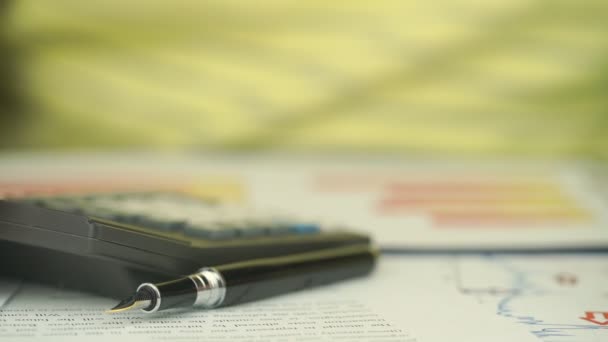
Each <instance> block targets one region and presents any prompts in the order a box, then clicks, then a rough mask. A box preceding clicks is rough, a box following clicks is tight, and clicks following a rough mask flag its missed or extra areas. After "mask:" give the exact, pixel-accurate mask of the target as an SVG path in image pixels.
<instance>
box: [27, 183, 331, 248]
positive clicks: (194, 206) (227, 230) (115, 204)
mask: <svg viewBox="0 0 608 342" xmlns="http://www.w3.org/2000/svg"><path fill="white" fill-rule="evenodd" d="M26 201H27V202H30V203H32V204H35V205H38V206H42V207H45V208H50V209H55V210H61V211H66V212H71V213H75V214H83V215H87V216H92V217H97V218H101V219H106V220H111V221H116V222H120V223H124V224H130V225H135V226H139V227H144V228H148V229H150V230H156V231H164V232H179V233H182V234H184V235H185V236H189V237H193V238H199V239H207V240H229V239H243V238H256V237H262V236H276V235H289V234H291V235H302V234H317V233H320V227H319V225H318V224H316V223H314V222H303V221H298V220H293V219H286V218H281V217H273V216H263V215H259V214H257V213H255V212H252V211H251V210H247V209H246V208H245V207H243V206H238V205H232V204H221V203H217V202H213V201H205V200H203V199H200V198H196V197H191V196H188V195H185V194H181V193H165V192H142V193H118V194H97V195H86V196H61V197H43V198H32V199H27V200H26Z"/></svg>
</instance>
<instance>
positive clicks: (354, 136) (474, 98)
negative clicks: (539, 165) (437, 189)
mask: <svg viewBox="0 0 608 342" xmlns="http://www.w3.org/2000/svg"><path fill="white" fill-rule="evenodd" d="M0 6H1V7H0V12H1V13H0V23H1V24H0V25H1V27H0V30H1V32H0V58H1V61H0V78H1V84H0V113H1V114H0V124H1V129H0V147H1V148H2V149H4V150H31V149H35V150H59V149H103V150H107V149H114V148H144V149H162V150H183V149H188V150H198V149H203V150H219V151H251V150H255V151H258V150H273V151H274V150H279V151H307V152H309V151H312V152H327V151H331V152H334V151H339V152H349V153H350V152H362V153H374V152H390V153H394V152H397V153H403V154H424V155H450V156H488V155H492V156H496V155H499V156H501V155H507V156H512V155H516V156H532V157H543V158H544V157H551V158H552V157H556V158H562V157H565V158H570V157H573V158H592V159H607V158H608V96H607V90H608V38H607V37H608V1H606V0H585V1H574V0H573V1H564V0H553V1H529V0H502V1H490V0H488V1H472V0H449V1H448V0H437V1H421V0H416V1H390V0H377V1H316V0H309V1H246V0H242V1H237V0H214V1H157V0H147V1H144V0H130V1H119V0H104V1H97V2H93V1H79V0H46V1H35V0H15V1H7V0H0Z"/></svg>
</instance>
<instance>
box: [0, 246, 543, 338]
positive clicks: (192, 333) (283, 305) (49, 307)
mask: <svg viewBox="0 0 608 342" xmlns="http://www.w3.org/2000/svg"><path fill="white" fill-rule="evenodd" d="M453 270H454V268H453V263H452V262H451V261H449V260H446V259H444V258H443V259H436V258H430V259H428V258H427V259H418V258H414V259H409V258H400V257H386V258H383V260H382V261H381V263H380V265H379V267H378V269H377V270H376V272H375V273H374V274H373V275H372V276H370V277H368V278H364V279H359V280H353V281H349V282H344V283H340V284H335V285H331V286H327V287H325V288H317V289H313V290H306V291H304V292H300V293H294V294H289V295H286V296H282V297H278V298H273V299H270V300H265V301H260V302H256V303H250V304H246V305H241V306H234V307H231V308H224V309H218V310H211V311H178V312H165V313H158V314H152V315H145V314H142V313H139V312H125V313H120V314H114V315H110V314H105V313H104V310H105V309H108V308H110V307H111V306H113V305H114V304H115V301H113V300H110V299H107V298H100V297H94V296H90V295H86V294H82V293H78V292H69V291H62V290H58V289H54V288H48V287H42V286H39V285H33V284H28V285H26V286H25V287H24V288H23V289H22V291H20V292H19V294H18V296H17V297H16V298H15V299H14V300H13V301H12V302H11V303H10V304H9V305H8V306H7V307H6V308H3V309H2V310H1V311H0V320H2V325H1V328H0V339H2V340H3V341H5V340H6V341H12V340H18V341H30V340H32V341H33V340H39V339H40V338H44V340H45V341H49V340H58V341H59V340H61V341H66V340H71V339H74V340H80V341H82V339H83V338H86V340H87V341H90V340H95V339H99V340H107V339H108V338H111V339H112V340H113V341H122V340H124V341H149V340H160V341H163V340H171V341H200V340H202V339H204V340H205V341H407V342H413V341H428V342H433V341H445V340H446V339H449V340H453V341H472V342H474V341H480V342H487V341H489V340H492V341H495V342H501V341H505V342H507V341H508V342H512V341H521V342H525V341H535V340H536V338H535V337H534V336H533V335H532V334H530V333H528V332H527V331H526V329H525V327H524V326H517V325H513V324H512V323H511V322H509V321H506V320H502V319H501V318H500V317H497V316H494V315H491V314H487V313H486V312H485V308H484V307H481V306H479V305H478V304H477V303H476V302H475V301H474V300H470V298H468V297H467V296H463V295H462V294H461V293H460V292H459V291H458V289H457V288H456V287H455V286H454V284H455V283H454V278H453ZM497 331H500V332H501V333H500V334H497V333H496V332H497Z"/></svg>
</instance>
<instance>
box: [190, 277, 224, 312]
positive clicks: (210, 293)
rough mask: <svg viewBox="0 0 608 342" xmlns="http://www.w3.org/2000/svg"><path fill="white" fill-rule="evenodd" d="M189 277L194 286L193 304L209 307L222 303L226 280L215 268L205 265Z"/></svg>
mask: <svg viewBox="0 0 608 342" xmlns="http://www.w3.org/2000/svg"><path fill="white" fill-rule="evenodd" d="M189 277H190V279H192V281H193V282H194V285H195V286H196V300H195V301H194V306H201V307H203V308H207V309H211V308H215V307H218V306H220V305H222V303H223V302H224V298H225V297H226V281H225V280H224V277H222V275H221V274H220V273H219V272H218V271H217V270H215V269H214V268H212V267H205V268H201V269H200V270H199V271H198V272H197V273H195V274H192V275H190V276H189Z"/></svg>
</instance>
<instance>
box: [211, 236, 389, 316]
mask: <svg viewBox="0 0 608 342" xmlns="http://www.w3.org/2000/svg"><path fill="white" fill-rule="evenodd" d="M376 257H377V252H376V251H375V250H373V249H371V248H370V247H369V246H367V245H366V246H352V247H350V248H348V247H347V248H337V249H331V250H325V251H323V250H322V251H318V252H312V253H304V254H296V255H291V256H285V257H274V258H268V259H258V260H253V261H249V262H240V263H233V264H227V265H223V266H218V267H216V270H217V271H218V272H219V273H220V274H221V275H222V276H223V277H224V280H225V282H226V288H227V289H226V295H225V299H224V301H223V303H222V306H227V305H234V304H240V303H246V302H250V301H255V300H259V299H264V298H268V297H274V296H278V295H282V294H286V293H290V292H294V291H298V290H302V289H306V288H311V287H316V286H320V285H325V284H330V283H334V282H338V281H342V280H345V279H348V278H354V277H361V276H365V275H367V274H368V273H370V272H371V271H372V269H373V268H374V265H375V261H376Z"/></svg>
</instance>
